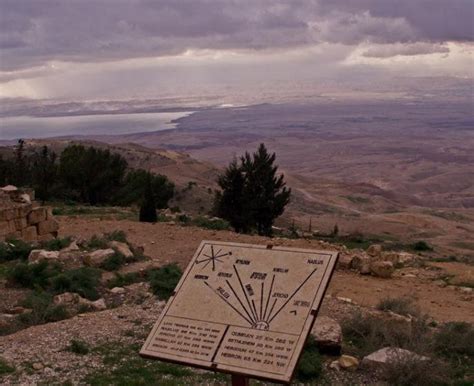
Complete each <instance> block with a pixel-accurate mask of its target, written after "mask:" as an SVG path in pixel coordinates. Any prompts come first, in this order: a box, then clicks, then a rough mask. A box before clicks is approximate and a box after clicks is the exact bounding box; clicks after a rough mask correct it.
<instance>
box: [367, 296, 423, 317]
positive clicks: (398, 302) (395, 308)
mask: <svg viewBox="0 0 474 386" xmlns="http://www.w3.org/2000/svg"><path fill="white" fill-rule="evenodd" d="M376 308H377V309H378V310H381V311H392V312H394V313H396V314H399V315H405V316H408V315H411V316H418V315H419V314H420V310H419V308H418V307H417V306H416V305H415V304H414V302H413V300H412V299H409V298H406V297H405V298H385V299H382V300H380V302H379V303H378V304H377V306H376Z"/></svg>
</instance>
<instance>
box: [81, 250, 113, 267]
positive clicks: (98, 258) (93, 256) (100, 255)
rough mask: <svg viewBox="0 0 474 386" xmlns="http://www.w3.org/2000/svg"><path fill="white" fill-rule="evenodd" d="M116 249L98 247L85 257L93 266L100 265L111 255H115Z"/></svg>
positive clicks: (85, 260)
mask: <svg viewBox="0 0 474 386" xmlns="http://www.w3.org/2000/svg"><path fill="white" fill-rule="evenodd" d="M114 254H115V251H114V250H113V249H112V248H107V249H98V250H96V251H94V252H91V253H90V254H89V255H88V256H87V257H86V258H85V259H84V262H86V263H88V265H92V266H93V267H98V266H100V265H102V263H103V262H104V261H105V260H107V259H108V258H109V257H111V256H113V255H114Z"/></svg>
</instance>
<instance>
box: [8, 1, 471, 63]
mask: <svg viewBox="0 0 474 386" xmlns="http://www.w3.org/2000/svg"><path fill="white" fill-rule="evenodd" d="M472 12H473V2H472V0H450V1H445V0H430V1H428V0H397V1H392V0H390V1H389V0H306V1H305V0H282V1H278V2H276V1H271V0H233V1H232V0H229V1H225V2H224V1H221V0H153V1H151V0H150V1H148V0H113V1H112V0H94V1H92V0H68V1H65V0H0V49H1V50H2V52H1V56H0V68H1V69H3V70H15V69H19V68H31V67H34V66H39V65H42V64H44V63H45V62H47V61H51V60H65V61H84V62H87V61H103V60H118V59H127V58H136V57H153V56H163V55H173V54H178V53H182V52H184V51H186V50H188V49H244V50H268V49H270V50H272V49H279V48H287V47H292V48H293V47H298V46H305V45H315V44H318V43H322V42H333V43H342V44H348V45H356V44H359V43H361V42H372V43H378V44H386V43H390V44H393V43H415V42H431V43H443V42H445V41H451V40H455V41H472V40H474V34H473V26H472V17H473V16H472Z"/></svg>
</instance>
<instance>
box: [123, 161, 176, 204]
mask: <svg viewBox="0 0 474 386" xmlns="http://www.w3.org/2000/svg"><path fill="white" fill-rule="evenodd" d="M148 178H151V187H152V191H153V196H154V199H155V204H156V207H157V208H158V209H162V208H166V207H167V206H168V201H169V200H170V199H171V198H172V197H173V194H174V184H173V183H172V182H170V181H169V180H168V178H167V177H166V176H163V175H161V174H153V173H150V172H148V171H146V170H143V169H136V170H130V171H129V172H128V173H127V175H126V176H125V179H124V183H123V186H122V187H121V188H120V189H119V190H118V191H117V194H116V195H115V199H114V202H115V203H117V204H118V205H131V204H135V203H139V202H140V201H141V199H142V198H143V196H144V194H145V188H146V185H147V181H148Z"/></svg>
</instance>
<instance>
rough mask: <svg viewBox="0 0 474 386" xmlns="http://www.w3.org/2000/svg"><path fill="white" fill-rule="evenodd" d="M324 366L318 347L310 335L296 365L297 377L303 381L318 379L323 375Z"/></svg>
mask: <svg viewBox="0 0 474 386" xmlns="http://www.w3.org/2000/svg"><path fill="white" fill-rule="evenodd" d="M322 367H323V366H322V358H321V355H320V354H319V350H318V347H317V345H316V342H315V341H314V339H313V338H312V337H311V336H310V337H309V339H308V341H307V342H306V344H305V346H304V349H303V353H302V354H301V357H300V360H299V362H298V365H297V367H296V377H297V378H298V380H300V381H303V382H306V381H310V380H314V379H317V378H319V376H320V375H321V371H322Z"/></svg>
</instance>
